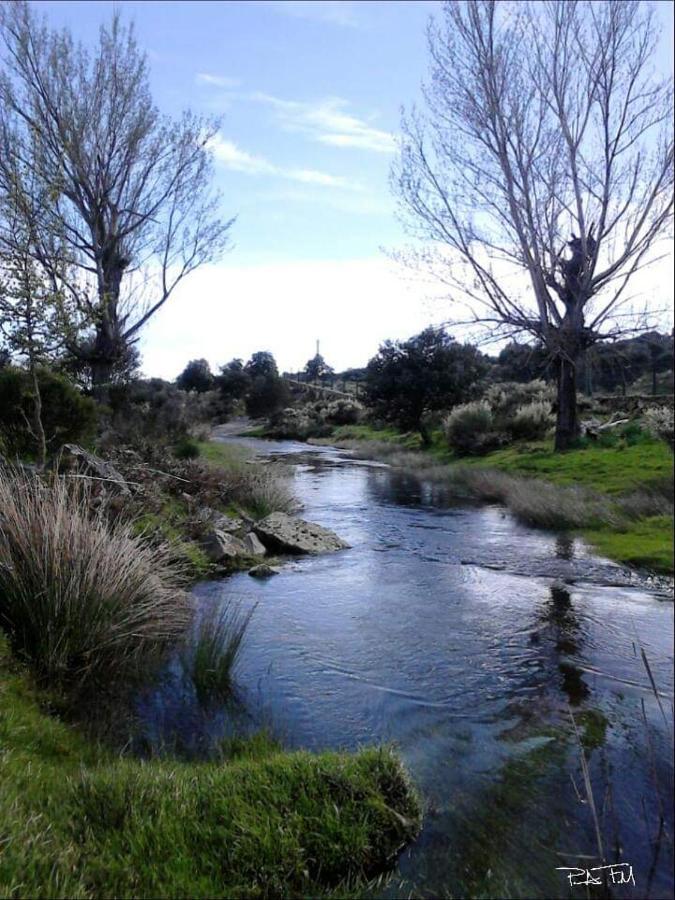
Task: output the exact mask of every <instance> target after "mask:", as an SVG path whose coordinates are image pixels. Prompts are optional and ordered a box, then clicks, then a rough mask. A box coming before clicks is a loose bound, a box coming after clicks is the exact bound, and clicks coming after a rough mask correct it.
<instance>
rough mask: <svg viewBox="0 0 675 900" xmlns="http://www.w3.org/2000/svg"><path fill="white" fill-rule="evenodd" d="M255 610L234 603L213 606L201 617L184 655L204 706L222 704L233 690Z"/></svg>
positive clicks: (186, 667)
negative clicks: (212, 703) (237, 667)
mask: <svg viewBox="0 0 675 900" xmlns="http://www.w3.org/2000/svg"><path fill="white" fill-rule="evenodd" d="M254 611H255V607H252V608H250V609H248V610H246V609H244V608H243V607H242V606H241V604H240V603H238V602H237V601H234V600H231V599H230V600H229V601H226V602H225V603H221V604H220V605H216V604H214V605H211V606H210V607H208V608H207V609H206V610H205V611H204V612H203V613H202V614H201V617H200V619H199V621H198V623H197V627H196V629H195V635H194V640H193V641H191V644H190V646H189V647H188V648H186V650H185V652H184V654H183V667H184V669H185V672H186V673H187V674H188V675H189V676H190V678H191V680H192V683H193V685H194V687H195V692H196V694H197V699H198V700H199V702H200V703H201V704H202V705H208V704H209V703H211V702H213V701H222V700H223V699H224V698H226V697H227V696H228V694H229V693H230V692H231V690H232V677H233V674H234V670H235V667H236V664H237V659H238V657H239V653H240V651H241V646H242V642H243V640H244V636H245V634H246V629H247V628H248V623H249V622H250V620H251V616H252V615H253V613H254Z"/></svg>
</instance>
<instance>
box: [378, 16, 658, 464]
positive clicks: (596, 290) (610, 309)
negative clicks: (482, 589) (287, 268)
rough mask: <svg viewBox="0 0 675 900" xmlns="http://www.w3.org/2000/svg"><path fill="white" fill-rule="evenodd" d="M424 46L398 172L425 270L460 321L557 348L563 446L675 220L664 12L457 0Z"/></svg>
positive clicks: (559, 440) (397, 180)
mask: <svg viewBox="0 0 675 900" xmlns="http://www.w3.org/2000/svg"><path fill="white" fill-rule="evenodd" d="M428 39H429V50H430V53H431V59H432V68H431V81H430V83H429V84H428V85H426V86H425V92H424V96H425V105H426V112H425V113H421V112H419V111H413V113H412V114H411V115H409V116H407V117H406V116H404V121H403V139H402V151H401V157H400V160H399V162H398V164H397V165H396V166H395V169H394V173H393V182H394V188H395V190H396V192H397V194H398V196H399V198H400V201H401V207H402V212H403V215H404V217H405V219H406V221H407V222H408V223H409V225H410V227H411V230H412V231H413V233H415V234H416V235H417V236H419V237H420V238H422V239H423V240H424V241H425V243H426V249H425V250H424V251H422V252H421V253H420V254H418V257H417V259H418V261H422V262H424V263H427V264H429V266H430V267H431V269H432V270H433V271H434V273H435V274H436V275H438V276H439V277H440V278H441V279H442V280H443V281H445V282H446V283H447V284H448V285H449V286H450V288H451V296H452V299H453V301H454V302H455V303H457V304H462V305H464V307H465V309H467V310H469V311H470V312H469V315H468V316H467V317H466V318H465V319H464V321H473V322H476V323H478V324H480V325H483V326H487V327H488V328H490V329H491V330H492V333H493V334H495V333H496V334H502V335H507V334H508V335H514V334H518V333H521V334H522V333H528V334H530V335H532V336H533V337H534V338H535V339H536V340H537V341H541V343H543V345H544V346H545V347H546V348H547V350H548V352H549V353H550V355H551V356H552V358H553V360H554V362H555V368H556V372H557V380H558V400H557V428H556V448H557V449H560V450H562V449H565V448H567V447H569V446H570V444H571V443H572V441H573V440H574V439H575V438H576V437H577V436H578V432H579V426H578V421H577V406H576V364H577V360H578V359H579V358H580V356H581V355H582V354H583V352H584V351H585V349H586V348H587V347H589V346H591V345H593V344H594V343H595V342H597V341H599V340H601V339H603V338H608V337H617V336H618V335H620V334H622V333H626V332H627V331H628V330H629V329H630V325H631V319H630V315H631V313H630V310H629V300H630V298H629V297H628V296H627V291H626V288H627V285H628V283H629V281H630V279H631V278H632V276H633V275H634V274H635V273H636V272H637V271H638V270H639V269H640V268H641V267H643V266H645V265H647V264H649V262H650V261H653V260H654V258H655V257H656V255H657V253H658V247H659V242H660V240H661V239H662V238H665V237H666V235H667V232H668V231H669V229H670V227H671V224H672V213H673V137H672V86H671V81H670V80H658V79H657V78H655V76H654V74H653V72H652V71H651V70H650V60H651V57H652V53H653V50H654V47H655V43H656V39H657V32H656V27H655V23H654V21H653V11H652V9H651V8H650V7H649V6H647V5H646V4H644V3H641V2H637V0H622V2H607V0H596V2H586V0H543V2H539V3H517V4H512V3H505V2H499V0H470V2H464V0H450V2H446V3H445V4H444V10H443V21H442V23H441V24H440V26H436V25H435V24H434V23H432V24H431V25H430V28H429V33H428ZM523 276H526V277H523ZM528 281H529V288H528V287H527V282H528ZM641 327H644V323H641Z"/></svg>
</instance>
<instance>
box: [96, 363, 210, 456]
mask: <svg viewBox="0 0 675 900" xmlns="http://www.w3.org/2000/svg"><path fill="white" fill-rule="evenodd" d="M203 396H208V395H203ZM108 403H109V414H110V423H109V424H110V428H111V433H110V434H109V435H108V436H107V440H104V444H105V443H111V444H112V445H113V446H114V445H116V444H119V443H120V442H121V443H125V444H128V445H129V446H134V447H144V445H145V444H146V443H166V442H175V441H178V440H179V439H180V438H182V437H184V436H185V435H186V434H187V433H188V431H189V429H190V428H191V427H192V426H194V425H196V424H197V423H198V422H199V420H200V416H201V414H202V401H201V400H200V399H199V398H198V396H197V395H194V394H192V395H191V394H188V393H186V392H185V391H181V390H179V389H178V388H177V387H176V386H175V385H173V384H170V383H169V382H168V381H163V380H162V379H161V378H150V379H147V380H137V381H132V382H129V383H128V384H121V385H113V386H112V387H111V388H110V391H109V401H108Z"/></svg>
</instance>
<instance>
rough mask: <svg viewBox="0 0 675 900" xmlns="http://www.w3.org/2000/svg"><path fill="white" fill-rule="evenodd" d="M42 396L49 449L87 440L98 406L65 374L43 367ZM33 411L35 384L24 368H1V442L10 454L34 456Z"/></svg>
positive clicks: (93, 429)
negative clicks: (31, 428) (30, 425)
mask: <svg viewBox="0 0 675 900" xmlns="http://www.w3.org/2000/svg"><path fill="white" fill-rule="evenodd" d="M38 385H39V388H40V395H41V397H42V425H43V428H44V430H45V436H46V439H47V449H48V450H49V451H55V450H57V449H58V448H59V447H60V446H61V445H62V444H68V443H79V444H81V443H86V442H87V441H89V440H90V439H91V438H92V437H93V435H94V433H95V429H96V423H97V415H98V412H97V406H96V403H95V402H94V401H93V400H92V399H91V398H90V397H85V396H84V395H83V394H82V393H81V391H80V390H79V389H78V388H76V387H75V385H74V384H73V383H72V382H71V381H69V380H68V379H67V378H66V377H65V376H63V375H60V374H58V373H56V372H53V371H51V370H50V369H46V368H43V369H41V370H40V372H39V373H38ZM32 415H33V388H32V384H31V379H30V376H29V374H28V372H26V371H25V370H24V369H19V368H18V367H16V366H4V367H2V368H0V445H2V446H4V451H3V452H4V453H6V454H7V455H8V456H18V457H20V458H23V457H30V456H32V455H33V454H34V453H35V450H36V444H35V437H34V436H33V434H32V432H31V430H30V427H29V424H28V423H29V422H30V421H31V417H32Z"/></svg>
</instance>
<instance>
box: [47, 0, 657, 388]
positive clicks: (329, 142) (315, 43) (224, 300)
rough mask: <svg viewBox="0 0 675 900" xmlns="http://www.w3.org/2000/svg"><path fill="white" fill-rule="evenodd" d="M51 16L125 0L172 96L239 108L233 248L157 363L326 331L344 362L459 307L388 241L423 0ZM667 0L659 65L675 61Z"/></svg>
mask: <svg viewBox="0 0 675 900" xmlns="http://www.w3.org/2000/svg"><path fill="white" fill-rule="evenodd" d="M34 6H35V7H36V8H38V9H40V10H41V11H43V12H45V13H46V14H47V16H48V19H49V21H50V22H51V23H53V24H57V25H68V26H69V27H70V28H71V29H72V30H73V32H74V33H75V35H76V36H77V37H80V38H82V39H83V40H84V41H85V42H87V43H88V42H90V41H94V40H95V38H96V34H97V31H98V27H99V25H100V24H101V22H103V21H105V20H107V19H108V18H109V16H110V15H111V12H112V10H113V8H117V9H120V10H121V11H122V13H123V15H124V16H125V18H127V19H128V18H131V19H133V20H134V22H135V25H136V29H137V36H138V40H139V43H140V45H141V46H142V47H144V48H145V49H146V50H147V52H148V55H149V59H150V64H151V79H152V88H153V95H154V97H155V99H156V102H157V103H158V105H159V106H160V108H161V109H162V110H163V111H166V112H170V113H178V112H179V111H180V110H181V109H183V108H185V107H186V106H190V107H191V108H193V109H194V110H196V111H199V112H203V113H213V114H217V115H222V116H224V122H223V126H222V129H221V132H220V135H219V139H218V143H217V146H216V173H217V175H216V177H217V181H218V185H219V187H220V188H221V189H222V192H223V198H224V199H223V212H224V214H225V215H226V216H228V217H229V216H232V215H235V214H236V215H237V217H238V218H237V222H236V225H235V227H234V230H233V239H234V247H233V249H232V250H231V252H230V253H229V254H228V255H227V256H226V257H224V258H223V260H222V262H221V263H220V264H219V265H217V266H211V267H209V268H208V269H207V270H204V271H201V272H197V273H195V274H194V275H193V276H191V278H190V279H189V280H188V281H186V282H185V284H184V286H182V287H181V289H180V291H178V292H177V293H176V295H175V297H173V298H172V299H171V300H170V301H169V303H168V304H167V306H166V308H165V310H163V311H162V312H161V313H160V314H159V315H158V316H157V317H156V319H155V320H153V321H152V323H151V324H150V325H149V327H148V329H147V331H146V333H145V335H144V339H143V344H142V350H143V354H144V369H145V371H146V372H147V373H148V374H152V375H161V376H164V377H174V376H175V375H176V374H177V373H178V372H179V371H180V370H181V369H182V367H183V366H184V365H185V363H186V362H187V361H188V360H189V359H191V358H194V357H201V356H204V357H206V358H207V359H209V361H210V362H211V364H212V365H213V366H216V365H219V364H222V363H224V362H226V361H227V360H229V359H230V358H232V357H234V356H241V357H244V358H246V357H247V356H249V355H250V354H251V353H252V352H253V351H255V350H258V349H269V350H271V351H272V352H273V353H274V354H275V356H276V357H277V359H278V361H279V363H280V366H281V367H282V368H285V369H292V370H294V369H297V368H299V367H301V366H303V365H304V363H305V361H306V360H307V358H308V357H309V356H311V355H312V353H313V350H314V345H315V341H316V339H320V340H321V346H322V352H323V353H324V355H325V356H326V358H327V359H328V361H329V362H330V363H332V364H333V365H335V366H336V367H338V368H343V367H346V366H351V365H362V364H364V363H365V362H366V361H367V359H368V358H369V357H370V356H371V355H373V353H374V352H375V351H376V350H377V346H378V343H379V342H380V341H381V340H383V339H384V338H387V337H394V338H399V337H408V336H409V335H410V334H412V333H414V332H416V331H419V330H420V329H421V328H423V327H424V326H425V325H427V324H428V323H429V322H430V321H440V320H441V319H442V318H443V317H444V316H445V315H447V309H446V308H444V305H443V303H442V302H440V301H438V300H434V299H433V294H434V289H433V288H432V287H431V286H429V285H428V284H423V283H421V282H419V283H416V282H415V281H414V280H411V276H410V275H407V276H406V275H405V273H401V272H400V270H397V269H396V267H395V266H394V265H393V263H391V262H390V261H389V259H388V258H387V257H386V256H385V255H384V254H383V253H382V249H381V248H383V247H385V248H389V249H393V248H396V247H399V246H401V245H402V244H403V243H404V235H403V231H402V228H401V226H400V224H399V223H398V222H397V220H396V217H395V211H394V201H393V199H392V196H391V193H390V190H389V186H388V177H389V169H390V165H391V161H392V158H393V151H394V137H395V135H396V132H397V130H398V124H399V118H400V107H401V104H405V105H409V104H410V103H411V102H413V101H415V100H416V99H418V98H419V86H420V82H421V80H422V78H423V77H424V75H425V74H426V69H427V61H428V60H427V49H426V37H425V28H426V24H427V21H428V19H429V16H430V15H431V14H433V13H435V12H437V11H438V7H439V4H438V3H436V2H433V0H414V2H404V0H398V2H382V0H372V2H371V0H360V2H332V0H321V2H311V0H306V2H300V0H298V2H295V0H288V2H265V0H246V2H151V0H144V2H126V3H112V2H107V0H101V2H65V0H60V2H50V0H40V2H36V3H34ZM672 9H673V7H672V4H671V3H662V4H660V5H659V9H658V13H659V15H660V16H661V17H662V19H663V22H664V35H665V39H664V43H663V47H662V59H660V60H659V65H660V67H663V68H666V67H668V66H670V67H671V68H672Z"/></svg>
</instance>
